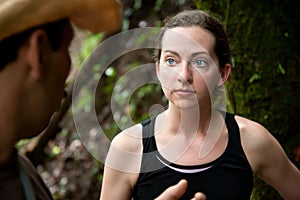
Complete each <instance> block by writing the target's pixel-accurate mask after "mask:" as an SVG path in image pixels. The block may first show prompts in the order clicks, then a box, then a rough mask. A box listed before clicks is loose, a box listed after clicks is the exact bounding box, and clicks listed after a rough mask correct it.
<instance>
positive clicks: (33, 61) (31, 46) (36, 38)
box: [26, 30, 49, 79]
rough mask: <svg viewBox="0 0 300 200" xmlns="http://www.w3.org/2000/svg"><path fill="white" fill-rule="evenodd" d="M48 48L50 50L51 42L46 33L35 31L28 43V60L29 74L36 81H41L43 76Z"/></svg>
mask: <svg viewBox="0 0 300 200" xmlns="http://www.w3.org/2000/svg"><path fill="white" fill-rule="evenodd" d="M47 48H49V42H48V37H47V34H46V33H45V31H43V30H35V31H33V32H32V33H31V35H30V36H29V38H28V41H27V43H26V50H27V51H26V60H27V63H28V68H29V72H30V73H29V74H30V76H31V77H32V78H34V79H40V78H41V76H42V74H43V68H44V67H43V66H44V64H45V56H46V54H47Z"/></svg>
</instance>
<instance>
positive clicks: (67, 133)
mask: <svg viewBox="0 0 300 200" xmlns="http://www.w3.org/2000/svg"><path fill="white" fill-rule="evenodd" d="M121 2H122V6H123V27H122V29H121V30H120V32H122V31H126V30H131V29H134V28H143V27H159V26H161V23H162V19H164V18H165V17H166V16H168V15H173V14H174V13H177V12H179V11H180V10H183V9H187V8H188V9H202V10H207V11H210V12H213V13H215V14H216V16H218V17H219V18H220V20H221V21H222V22H223V23H224V26H225V27H226V30H227V32H228V35H229V37H230V43H231V49H232V53H233V55H232V64H233V69H232V74H231V77H230V79H229V81H228V83H227V84H226V91H227V92H226V94H227V99H226V103H227V110H228V111H229V112H232V113H237V114H239V115H242V116H245V117H248V118H250V119H253V120H255V121H257V122H259V123H261V124H263V125H264V126H265V127H266V128H267V129H268V130H270V131H271V132H272V134H273V135H274V136H275V137H276V139H277V140H278V141H279V142H280V144H281V145H282V146H283V148H284V150H285V151H286V153H287V155H288V156H289V158H290V159H291V161H292V162H294V163H295V164H296V166H297V167H298V168H299V167H300V161H299V157H300V134H299V130H300V123H299V121H300V115H299V111H300V105H299V102H300V95H299V94H300V80H299V78H298V75H299V74H300V66H299V64H300V57H299V52H300V42H299V36H300V33H299V32H300V29H299V27H300V24H299V23H300V19H299V16H300V10H299V8H300V2H299V1H294V0H251V1H250V0H246V1H245V0H223V1H214V0H122V1H121ZM108 23H109V22H108ZM117 33H118V32H117ZM117 33H115V34H117ZM111 36H112V35H105V34H97V35H91V34H89V33H86V32H83V31H81V30H76V38H75V40H74V42H73V44H72V47H71V55H72V62H73V70H72V73H71V75H70V77H69V78H68V86H67V89H68V91H69V95H68V97H67V98H66V100H65V101H64V104H63V105H64V106H63V108H62V110H61V111H60V112H59V113H57V115H56V117H54V118H53V120H52V121H51V123H50V125H49V127H48V128H47V129H46V130H45V131H44V132H43V133H42V134H41V135H40V136H38V137H36V138H34V139H30V140H23V141H21V142H20V143H18V144H17V147H18V148H19V149H20V151H21V152H23V153H24V154H26V155H27V156H28V157H29V158H30V159H31V160H32V161H33V163H34V164H35V165H36V166H37V168H38V170H39V172H40V173H41V175H42V177H43V179H44V180H45V182H46V183H47V185H48V186H49V187H50V189H51V192H52V193H53V195H54V199H56V200H63V199H70V200H79V199H89V200H94V199H95V200H96V199H99V193H100V190H101V181H102V173H103V162H101V161H100V160H99V159H97V158H96V157H95V156H94V155H93V153H91V151H90V150H89V149H88V148H87V146H86V145H85V143H84V142H82V138H81V137H80V134H79V133H78V130H77V129H76V123H75V122H74V121H75V120H74V118H73V112H74V109H75V110H77V112H79V113H80V112H89V111H90V109H91V108H90V106H91V105H90V104H89V102H90V101H89V100H90V98H94V99H95V108H94V109H95V110H96V113H97V120H98V121H99V124H100V126H101V128H102V129H103V131H104V133H105V136H106V137H107V138H110V139H111V138H113V137H114V136H115V135H116V134H117V133H118V132H119V131H120V130H121V129H122V128H120V126H119V124H120V123H121V122H126V121H128V119H130V120H132V121H133V122H135V123H138V122H140V121H141V120H143V119H145V118H148V117H149V115H151V113H150V111H151V108H153V106H152V105H159V106H158V109H164V108H166V106H167V105H166V100H165V98H164V97H163V95H162V92H161V89H160V87H159V85H158V84H145V85H143V86H142V87H139V88H137V89H136V90H135V91H134V92H133V93H132V91H126V88H125V89H124V88H123V89H124V91H120V92H119V93H118V94H119V95H118V96H117V98H116V101H117V103H119V105H120V106H121V107H120V108H121V109H124V110H121V111H120V113H118V117H117V119H116V117H115V116H116V113H112V109H111V106H112V101H111V99H112V94H113V91H116V90H117V89H116V83H117V81H118V80H119V79H120V77H122V76H124V75H125V74H126V73H127V72H128V71H130V70H132V69H136V68H137V67H139V66H142V65H144V64H147V63H152V62H153V60H152V55H153V54H152V53H153V51H152V50H151V49H138V50H135V51H131V52H128V53H126V54H125V55H122V56H120V57H119V58H117V59H116V60H114V61H113V62H112V63H111V64H110V65H109V66H108V67H107V68H106V69H105V73H103V75H101V76H94V77H85V74H84V72H82V73H81V77H83V79H84V80H85V83H86V85H89V82H95V81H99V82H98V85H99V86H98V87H97V90H96V93H95V94H92V93H86V94H85V95H84V96H82V97H81V98H80V100H79V101H78V102H79V103H78V104H76V106H77V107H75V108H74V105H73V107H72V103H71V101H72V89H73V85H74V84H73V83H74V81H75V80H76V78H78V71H79V70H80V69H81V66H82V64H83V63H84V61H85V60H86V59H87V58H88V57H89V56H90V53H91V52H92V50H93V49H94V48H95V47H96V46H97V45H98V44H99V43H101V42H102V41H105V39H107V38H109V37H111ZM134 37H135V38H132V39H135V40H143V37H145V36H143V35H140V37H136V36H134ZM115 48H118V47H115ZM97 67H101V66H99V65H98V66H96V68H97ZM95 74H96V73H95ZM86 76H88V74H86ZM141 79H144V77H143V76H138V77H135V80H134V81H137V82H138V81H141ZM128 94H131V95H130V96H129V97H128ZM93 95H94V96H93ZM128 99H129V101H127V100H128ZM72 108H73V109H72ZM123 111H124V112H123ZM122 113H125V114H122ZM149 113H150V114H149ZM88 121H89V119H88V118H86V121H84V122H83V123H86V127H85V129H87V130H89V123H88ZM117 121H118V122H117ZM125 124H126V123H125ZM90 129H91V130H90V133H93V130H92V127H91V128H90ZM86 137H88V138H87V139H88V140H93V137H95V134H87V136H86ZM254 142H255V141H254ZM94 145H97V144H94ZM99 146H100V145H99ZM266 148H267V147H266ZM251 199H252V200H259V199H274V200H276V199H281V198H280V196H279V195H278V193H277V192H276V191H274V190H273V189H272V188H270V187H269V186H267V185H266V184H265V183H263V182H262V181H260V180H259V179H257V177H255V188H254V191H253V194H252V197H251Z"/></svg>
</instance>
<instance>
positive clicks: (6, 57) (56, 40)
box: [0, 19, 68, 71]
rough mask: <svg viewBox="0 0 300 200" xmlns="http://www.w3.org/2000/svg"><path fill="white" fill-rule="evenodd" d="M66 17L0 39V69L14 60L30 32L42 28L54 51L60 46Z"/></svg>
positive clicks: (66, 20)
mask: <svg viewBox="0 0 300 200" xmlns="http://www.w3.org/2000/svg"><path fill="white" fill-rule="evenodd" d="M67 22H68V19H62V20H59V21H56V22H51V23H47V24H43V25H40V26H36V27H33V28H30V29H28V30H26V31H23V32H21V33H18V34H15V35H12V36H10V37H8V38H6V39H4V40H2V41H0V53H1V56H0V71H1V70H2V69H3V68H4V67H5V66H6V65H7V64H9V63H10V62H12V61H14V60H16V58H17V54H18V51H19V49H20V47H21V46H22V45H23V44H24V43H25V42H26V40H27V39H28V37H29V36H30V35H31V33H32V32H33V31H35V30H38V29H42V30H44V31H45V32H46V34H47V36H48V40H49V43H50V46H51V48H52V49H53V50H54V51H56V50H58V49H59V48H60V46H61V43H62V37H63V29H64V27H65V25H66V23H67Z"/></svg>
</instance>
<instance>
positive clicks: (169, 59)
mask: <svg viewBox="0 0 300 200" xmlns="http://www.w3.org/2000/svg"><path fill="white" fill-rule="evenodd" d="M166 62H167V64H168V65H175V64H176V61H175V60H174V59H173V58H168V59H166Z"/></svg>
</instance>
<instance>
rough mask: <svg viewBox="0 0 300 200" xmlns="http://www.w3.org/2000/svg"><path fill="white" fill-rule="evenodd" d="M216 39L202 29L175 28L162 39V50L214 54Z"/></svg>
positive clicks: (193, 27) (169, 30)
mask: <svg viewBox="0 0 300 200" xmlns="http://www.w3.org/2000/svg"><path fill="white" fill-rule="evenodd" d="M214 46H215V38H214V36H213V35H212V34H211V33H210V32H208V31H207V30H205V29H202V28H200V27H196V26H192V27H175V28H171V29H168V30H167V31H166V32H165V33H164V36H163V38H162V41H161V47H162V50H163V51H164V50H171V51H174V52H178V53H180V52H185V53H190V54H193V53H198V52H206V53H207V54H210V55H212V54H214Z"/></svg>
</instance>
